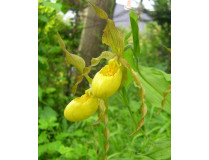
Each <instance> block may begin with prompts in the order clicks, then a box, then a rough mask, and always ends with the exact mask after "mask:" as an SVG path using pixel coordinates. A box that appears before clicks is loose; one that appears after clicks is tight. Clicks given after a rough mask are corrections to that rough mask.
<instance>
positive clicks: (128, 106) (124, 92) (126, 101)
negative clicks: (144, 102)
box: [122, 87, 137, 127]
mask: <svg viewBox="0 0 209 160" xmlns="http://www.w3.org/2000/svg"><path fill="white" fill-rule="evenodd" d="M122 92H123V101H124V103H125V105H126V106H127V108H128V111H129V113H130V115H131V118H132V120H133V122H134V124H135V125H136V127H137V123H136V120H135V118H134V116H133V114H132V112H131V108H130V105H129V102H128V98H127V93H126V89H125V88H124V87H123V88H122Z"/></svg>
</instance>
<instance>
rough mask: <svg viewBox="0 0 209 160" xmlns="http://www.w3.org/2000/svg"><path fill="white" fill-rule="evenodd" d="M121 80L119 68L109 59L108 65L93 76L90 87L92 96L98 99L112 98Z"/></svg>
mask: <svg viewBox="0 0 209 160" xmlns="http://www.w3.org/2000/svg"><path fill="white" fill-rule="evenodd" d="M121 79H122V71H121V66H120V64H119V63H118V62H117V60H116V59H115V58H114V59H111V60H110V61H109V62H108V65H106V66H104V67H103V68H102V69H101V70H100V71H99V72H97V74H96V75H95V76H94V78H93V81H92V86H91V87H92V93H93V95H94V96H96V97H98V98H107V97H110V96H112V95H113V94H114V93H115V92H116V91H117V90H118V88H119V87H120V83H121Z"/></svg>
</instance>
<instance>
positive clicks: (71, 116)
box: [58, 2, 170, 160]
mask: <svg viewBox="0 0 209 160" xmlns="http://www.w3.org/2000/svg"><path fill="white" fill-rule="evenodd" d="M89 3H90V2H89ZM90 4H91V5H92V7H93V8H94V10H95V11H96V13H97V15H98V16H99V17H100V18H102V19H105V20H106V22H107V25H106V27H105V29H104V31H103V32H104V33H103V36H102V42H103V43H105V44H106V45H108V46H109V47H110V48H111V50H112V52H110V51H104V52H102V53H101V55H100V56H99V57H97V58H92V60H91V65H90V66H88V67H86V65H85V61H84V60H83V58H81V57H79V56H78V55H75V54H71V53H69V52H68V51H67V50H66V47H65V44H64V42H63V41H62V39H61V37H60V35H59V34H58V38H59V42H60V45H61V47H62V49H63V51H64V52H65V56H66V62H67V63H68V64H72V65H73V66H74V67H76V68H77V69H78V70H79V71H80V72H81V75H80V76H78V77H77V80H76V84H75V85H74V87H73V94H75V92H76V90H77V86H78V84H79V83H80V82H81V81H82V80H83V78H84V77H85V78H86V79H87V80H88V82H89V85H90V88H89V89H88V90H86V92H85V94H84V95H82V96H81V97H79V98H76V99H74V100H72V101H71V102H70V103H69V104H68V105H67V107H66V108H65V111H64V116H65V118H66V119H67V120H69V121H73V122H75V121H81V120H84V119H87V118H89V117H90V116H92V115H93V114H94V113H95V112H96V111H97V110H98V120H97V121H96V122H94V123H92V125H98V124H100V123H101V122H102V123H104V126H105V128H104V131H103V133H104V136H105V139H106V143H105V145H104V149H105V155H104V160H106V159H107V152H108V149H109V143H108V139H109V136H110V133H109V130H108V128H107V122H108V117H107V111H108V103H107V98H109V97H111V96H112V95H113V94H114V93H116V92H117V91H120V90H122V94H123V100H124V102H125V104H126V105H127V107H128V110H129V112H130V114H131V117H132V119H133V122H134V123H136V120H135V118H134V116H133V115H132V112H131V110H130V105H129V102H128V99H127V91H126V86H127V84H129V83H131V82H133V83H134V84H135V86H136V87H137V88H138V96H139V98H140V100H141V102H140V113H141V116H140V117H139V121H138V123H137V128H136V130H135V131H134V132H133V133H131V134H130V136H132V135H134V134H135V133H137V132H138V131H139V130H140V129H141V128H142V126H143V125H144V123H145V116H146V114H147V105H146V103H145V101H148V103H149V104H152V105H153V106H157V107H158V108H161V109H160V111H159V112H158V113H160V112H161V111H162V110H163V109H164V108H163V107H164V106H165V109H166V110H167V111H169V109H170V100H169V98H170V97H169V96H170V76H169V75H168V74H166V73H164V72H162V71H159V70H157V69H152V68H146V67H143V66H140V45H139V37H138V22H137V18H138V16H137V15H136V14H135V13H134V12H133V11H131V12H130V21H131V27H132V36H133V47H132V46H131V45H126V46H125V41H124V37H123V35H122V34H121V33H120V32H119V31H118V30H117V29H116V27H115V24H114V22H113V21H112V20H111V19H109V18H108V16H107V14H106V12H104V11H103V10H101V9H100V8H98V7H96V6H95V5H93V4H92V3H90ZM129 36H130V35H129ZM127 50H130V52H127ZM124 53H126V54H124ZM102 59H107V60H109V62H108V65H106V66H104V67H103V68H102V69H101V70H100V71H99V72H98V73H96V75H95V76H94V78H93V79H92V78H91V77H90V76H89V75H88V74H89V73H90V71H91V68H92V67H94V66H96V65H98V64H99V62H100V61H101V60H102ZM160 78H161V79H160ZM162 79H163V80H162ZM157 81H158V82H157ZM159 81H161V82H160V83H159ZM156 84H157V85H156ZM145 91H146V98H145ZM167 96H168V99H167V98H166V97H167Z"/></svg>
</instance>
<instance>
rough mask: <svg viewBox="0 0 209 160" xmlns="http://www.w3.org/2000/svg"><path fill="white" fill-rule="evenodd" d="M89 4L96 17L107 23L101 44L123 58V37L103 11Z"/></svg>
mask: <svg viewBox="0 0 209 160" xmlns="http://www.w3.org/2000/svg"><path fill="white" fill-rule="evenodd" d="M89 3H90V2H89ZM90 4H91V5H92V7H93V8H94V10H95V11H96V13H97V15H98V16H99V17H100V18H102V19H105V20H106V21H107V25H106V27H105V29H104V31H103V32H104V33H103V36H102V43H105V44H106V45H108V46H110V48H111V49H112V51H113V52H114V53H116V54H117V55H118V56H123V52H124V38H123V35H122V34H121V33H120V32H119V31H118V30H117V28H116V27H115V24H114V22H113V21H112V20H111V19H109V18H108V16H107V14H106V12H105V11H103V10H102V9H100V8H98V7H96V6H95V5H93V4H92V3H90Z"/></svg>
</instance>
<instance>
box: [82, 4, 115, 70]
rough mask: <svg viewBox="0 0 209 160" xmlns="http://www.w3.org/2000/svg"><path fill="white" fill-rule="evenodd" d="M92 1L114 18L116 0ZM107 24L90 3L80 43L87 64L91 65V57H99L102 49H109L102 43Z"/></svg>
mask: <svg viewBox="0 0 209 160" xmlns="http://www.w3.org/2000/svg"><path fill="white" fill-rule="evenodd" d="M91 2H92V3H93V4H94V5H96V6H97V7H99V8H101V9H103V10H104V11H105V12H106V13H107V14H108V16H109V18H110V19H112V17H113V11H114V7H115V0H91ZM105 25H106V21H105V20H103V19H100V18H99V17H98V16H97V15H96V12H95V11H94V9H93V8H92V7H91V6H90V5H89V7H88V8H87V13H86V16H85V20H84V28H83V31H82V35H81V42H80V45H79V53H81V56H82V57H83V58H84V59H85V61H86V65H87V66H89V65H90V62H91V58H93V57H98V56H99V55H100V53H101V52H102V51H104V50H107V46H106V45H104V44H102V38H101V37H102V34H103V30H104V28H105Z"/></svg>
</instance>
